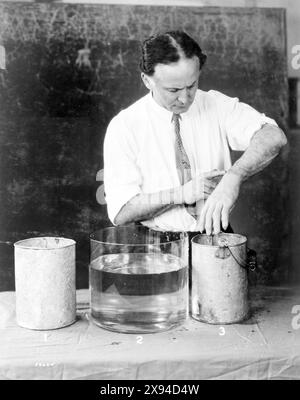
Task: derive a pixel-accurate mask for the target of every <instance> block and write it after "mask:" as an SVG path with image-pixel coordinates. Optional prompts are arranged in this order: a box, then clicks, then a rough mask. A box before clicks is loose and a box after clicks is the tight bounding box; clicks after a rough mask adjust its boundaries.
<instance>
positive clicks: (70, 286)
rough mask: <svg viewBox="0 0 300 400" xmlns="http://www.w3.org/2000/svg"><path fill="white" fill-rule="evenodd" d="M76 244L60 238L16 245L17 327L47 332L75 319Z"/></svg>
mask: <svg viewBox="0 0 300 400" xmlns="http://www.w3.org/2000/svg"><path fill="white" fill-rule="evenodd" d="M75 244H76V243H75V241H74V240H72V239H66V238H57V237H36V238H30V239H25V240H21V241H19V242H16V243H15V244H14V247H15V284H16V319H17V323H18V325H20V326H22V327H24V328H28V329H37V330H48V329H57V328H62V327H64V326H67V325H70V324H72V323H73V322H74V321H75V320H76V287H75Z"/></svg>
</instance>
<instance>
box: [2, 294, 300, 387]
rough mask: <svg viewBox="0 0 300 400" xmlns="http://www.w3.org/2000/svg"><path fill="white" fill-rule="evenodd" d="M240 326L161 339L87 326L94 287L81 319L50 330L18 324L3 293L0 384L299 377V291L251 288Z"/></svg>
mask: <svg viewBox="0 0 300 400" xmlns="http://www.w3.org/2000/svg"><path fill="white" fill-rule="evenodd" d="M250 294H251V296H250V297H251V307H252V310H253V315H252V317H251V319H250V320H248V321H246V322H244V323H242V324H233V325H223V326H218V325H208V324H205V323H201V322H198V321H195V320H193V319H188V320H187V321H186V323H185V324H184V325H182V326H180V327H178V328H175V329H173V330H170V331H167V332H162V333H155V334H145V335H137V334H122V333H114V332H110V331H107V330H104V329H101V328H99V327H97V326H95V325H94V324H93V323H92V322H90V321H89V314H88V308H87V307H88V290H79V291H77V316H78V318H77V322H76V323H75V324H73V325H71V326H69V327H66V328H62V329H58V330H52V331H33V330H28V329H25V328H21V327H19V326H17V324H16V321H15V293H14V292H2V293H0V379H26V380H27V379H47V380H48V379H49V380H50V379H97V380H116V379H118V380H121V379H125V380H129V379H133V380H142V379H143V380H148V379H149V380H150V379H159V380H167V379H170V380H187V379H190V380H195V379H197V380H198V379H299V378H300V288H299V287H288V286H284V287H262V286H258V287H254V288H251V291H250Z"/></svg>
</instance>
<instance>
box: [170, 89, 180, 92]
mask: <svg viewBox="0 0 300 400" xmlns="http://www.w3.org/2000/svg"><path fill="white" fill-rule="evenodd" d="M169 92H171V93H176V92H178V89H169Z"/></svg>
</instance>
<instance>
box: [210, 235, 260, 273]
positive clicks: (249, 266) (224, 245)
mask: <svg viewBox="0 0 300 400" xmlns="http://www.w3.org/2000/svg"><path fill="white" fill-rule="evenodd" d="M219 244H220V249H222V250H223V254H222V256H221V255H220V252H218V251H217V253H216V256H217V257H218V258H227V257H226V255H229V254H228V251H229V253H230V254H231V255H232V257H233V259H234V260H235V261H236V262H237V263H238V264H239V266H240V267H242V268H244V269H246V270H250V271H255V270H256V268H257V256H256V251H255V250H252V249H249V247H247V257H246V261H245V260H244V259H242V258H240V257H239V256H238V255H234V254H233V251H232V250H231V248H230V247H229V245H228V242H227V240H226V239H224V238H221V239H220V241H219Z"/></svg>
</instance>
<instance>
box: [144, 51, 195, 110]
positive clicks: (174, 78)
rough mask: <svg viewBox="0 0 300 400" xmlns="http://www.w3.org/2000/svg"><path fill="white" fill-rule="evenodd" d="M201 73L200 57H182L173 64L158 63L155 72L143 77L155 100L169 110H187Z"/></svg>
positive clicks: (193, 96) (192, 99)
mask: <svg viewBox="0 0 300 400" xmlns="http://www.w3.org/2000/svg"><path fill="white" fill-rule="evenodd" d="M199 75H200V67H199V59H198V57H196V56H195V57H193V58H180V60H179V61H177V62H175V63H171V64H157V65H156V67H155V72H154V74H153V75H152V76H151V77H149V76H147V75H145V74H142V79H143V81H144V83H145V85H146V87H147V88H148V89H150V90H151V92H152V95H153V98H154V100H155V101H156V102H157V103H158V104H159V105H161V106H162V107H164V108H166V109H167V110H169V111H171V112H173V113H175V114H180V113H184V112H186V111H187V110H188V109H189V107H190V106H191V104H192V103H193V101H194V98H195V94H196V91H197V88H198V80H199Z"/></svg>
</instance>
